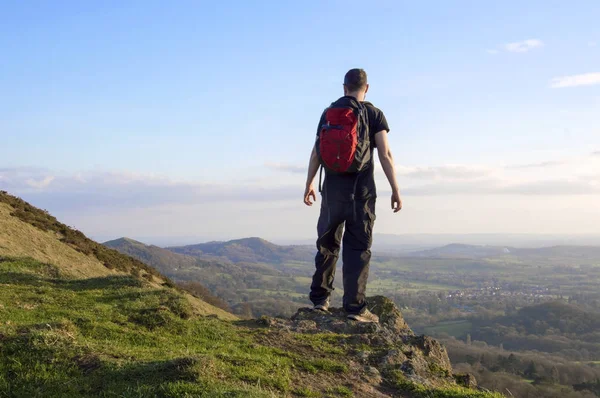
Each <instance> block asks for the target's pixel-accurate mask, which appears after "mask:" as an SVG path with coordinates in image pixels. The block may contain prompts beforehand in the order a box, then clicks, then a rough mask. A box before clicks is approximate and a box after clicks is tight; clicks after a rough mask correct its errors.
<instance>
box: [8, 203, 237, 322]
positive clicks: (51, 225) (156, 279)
mask: <svg viewBox="0 0 600 398" xmlns="http://www.w3.org/2000/svg"><path fill="white" fill-rule="evenodd" d="M0 256H6V257H12V258H22V257H29V258H32V259H35V260H38V261H40V262H43V263H48V264H52V265H53V266H55V267H56V269H57V270H58V271H59V272H60V275H61V277H65V278H89V277H101V276H122V275H131V276H132V277H134V278H136V279H139V280H141V281H143V282H145V283H146V285H147V287H148V288H154V289H177V288H176V286H175V284H174V283H173V282H172V281H171V280H170V279H169V278H167V277H165V276H163V275H162V274H160V273H159V272H158V271H157V270H156V269H154V268H152V267H150V266H148V265H146V264H145V263H143V262H141V261H139V260H137V259H135V258H133V257H130V256H127V255H124V254H122V253H120V252H118V251H117V250H114V249H110V248H108V247H106V246H103V245H101V244H99V243H97V242H94V241H93V240H91V239H88V238H87V237H86V236H85V235H84V234H83V233H82V232H81V231H77V230H75V229H73V228H70V227H69V226H67V225H65V224H63V223H61V222H59V221H58V220H57V219H56V218H55V217H53V216H52V215H50V214H49V213H48V212H46V211H44V210H41V209H38V208H36V207H34V206H31V205H30V204H29V203H27V202H25V201H24V200H22V199H19V198H17V197H14V196H11V195H9V194H8V193H6V192H3V191H0ZM182 294H183V295H184V297H185V298H186V300H188V301H189V302H190V304H191V305H192V307H193V309H194V311H195V313H197V314H200V315H210V314H215V315H217V316H219V317H223V318H226V319H235V316H233V315H232V314H230V313H228V312H226V311H223V310H222V309H220V308H216V307H215V306H213V305H210V304H208V303H206V302H205V301H203V300H200V299H199V298H198V297H194V296H193V295H190V294H188V293H185V292H182Z"/></svg>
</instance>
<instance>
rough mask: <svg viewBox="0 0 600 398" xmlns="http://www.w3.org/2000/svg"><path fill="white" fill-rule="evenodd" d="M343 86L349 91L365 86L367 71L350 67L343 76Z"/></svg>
mask: <svg viewBox="0 0 600 398" xmlns="http://www.w3.org/2000/svg"><path fill="white" fill-rule="evenodd" d="M344 86H346V88H347V89H348V91H350V92H356V91H358V90H360V89H363V88H365V87H366V86H367V72H365V70H364V69H359V68H354V69H350V70H349V71H348V72H347V73H346V76H344Z"/></svg>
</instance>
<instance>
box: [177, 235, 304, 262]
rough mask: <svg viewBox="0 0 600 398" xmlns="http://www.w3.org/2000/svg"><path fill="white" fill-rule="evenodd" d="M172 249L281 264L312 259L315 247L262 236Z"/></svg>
mask: <svg viewBox="0 0 600 398" xmlns="http://www.w3.org/2000/svg"><path fill="white" fill-rule="evenodd" d="M168 249H169V250H171V251H174V252H176V253H180V254H187V255H191V256H196V257H198V256H207V255H208V256H215V257H222V258H226V259H229V260H231V261H233V262H236V263H237V262H247V263H269V264H281V263H284V262H286V261H310V260H311V259H312V258H313V257H314V254H315V253H314V249H313V248H311V247H309V246H279V245H275V244H273V243H271V242H268V241H266V240H264V239H261V238H245V239H237V240H231V241H228V242H208V243H201V244H197V245H189V246H180V247H169V248H168Z"/></svg>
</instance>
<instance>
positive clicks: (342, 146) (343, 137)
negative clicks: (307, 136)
mask: <svg viewBox="0 0 600 398" xmlns="http://www.w3.org/2000/svg"><path fill="white" fill-rule="evenodd" d="M353 103H355V104H356V106H336V104H335V102H334V103H333V104H331V106H330V107H329V108H327V109H326V110H325V122H324V123H323V124H322V125H321V126H320V129H319V136H318V137H317V143H316V149H317V155H318V156H319V161H320V162H321V165H322V166H323V168H325V169H326V170H327V171H329V172H333V173H337V174H354V173H358V172H360V171H362V170H364V169H365V168H366V167H367V166H368V164H369V163H370V161H371V142H370V137H369V122H368V116H367V109H366V108H365V106H364V105H363V104H361V103H360V102H358V101H353Z"/></svg>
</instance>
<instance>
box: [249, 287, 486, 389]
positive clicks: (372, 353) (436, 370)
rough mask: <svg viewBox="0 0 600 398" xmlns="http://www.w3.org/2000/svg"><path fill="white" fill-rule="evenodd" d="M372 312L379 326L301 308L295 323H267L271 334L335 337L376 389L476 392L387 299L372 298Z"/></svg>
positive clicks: (441, 349) (440, 348)
mask: <svg viewBox="0 0 600 398" xmlns="http://www.w3.org/2000/svg"><path fill="white" fill-rule="evenodd" d="M368 301H369V308H370V309H371V311H372V312H373V313H374V314H377V315H378V316H379V319H380V322H379V324H375V323H359V322H356V321H353V320H349V319H347V318H346V314H345V312H344V311H343V309H341V308H331V309H330V311H329V312H322V311H312V310H311V309H310V308H301V309H299V310H298V312H296V314H295V315H294V316H292V318H291V319H289V320H288V319H280V318H269V317H263V318H261V320H260V321H259V322H260V323H262V324H263V325H264V326H267V327H269V328H270V329H279V330H282V331H284V332H290V333H294V334H297V333H301V334H323V333H325V334H328V333H330V334H337V335H339V336H341V339H340V340H339V344H340V347H342V348H344V352H347V355H348V356H349V357H350V358H349V359H350V360H351V361H353V362H354V363H356V364H358V365H359V366H361V367H362V378H363V379H364V380H366V381H368V382H369V383H370V384H372V385H374V386H380V387H382V388H385V386H396V387H397V386H398V385H411V384H415V385H421V386H424V387H426V388H433V389H435V388H446V387H452V386H457V385H462V386H465V387H468V388H476V384H475V383H474V378H473V376H471V375H454V374H453V371H452V366H451V364H450V360H449V358H448V353H447V351H446V348H445V347H444V346H443V345H441V344H440V343H439V342H438V341H437V340H435V339H433V338H431V337H428V336H423V335H421V336H417V335H415V334H414V333H413V331H412V330H411V329H410V328H409V327H408V325H407V324H406V322H405V321H404V318H403V317H402V314H401V313H400V311H399V309H398V308H397V307H396V305H395V304H394V303H393V302H392V301H391V300H389V299H388V298H386V297H382V296H375V297H370V298H369V299H368Z"/></svg>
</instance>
